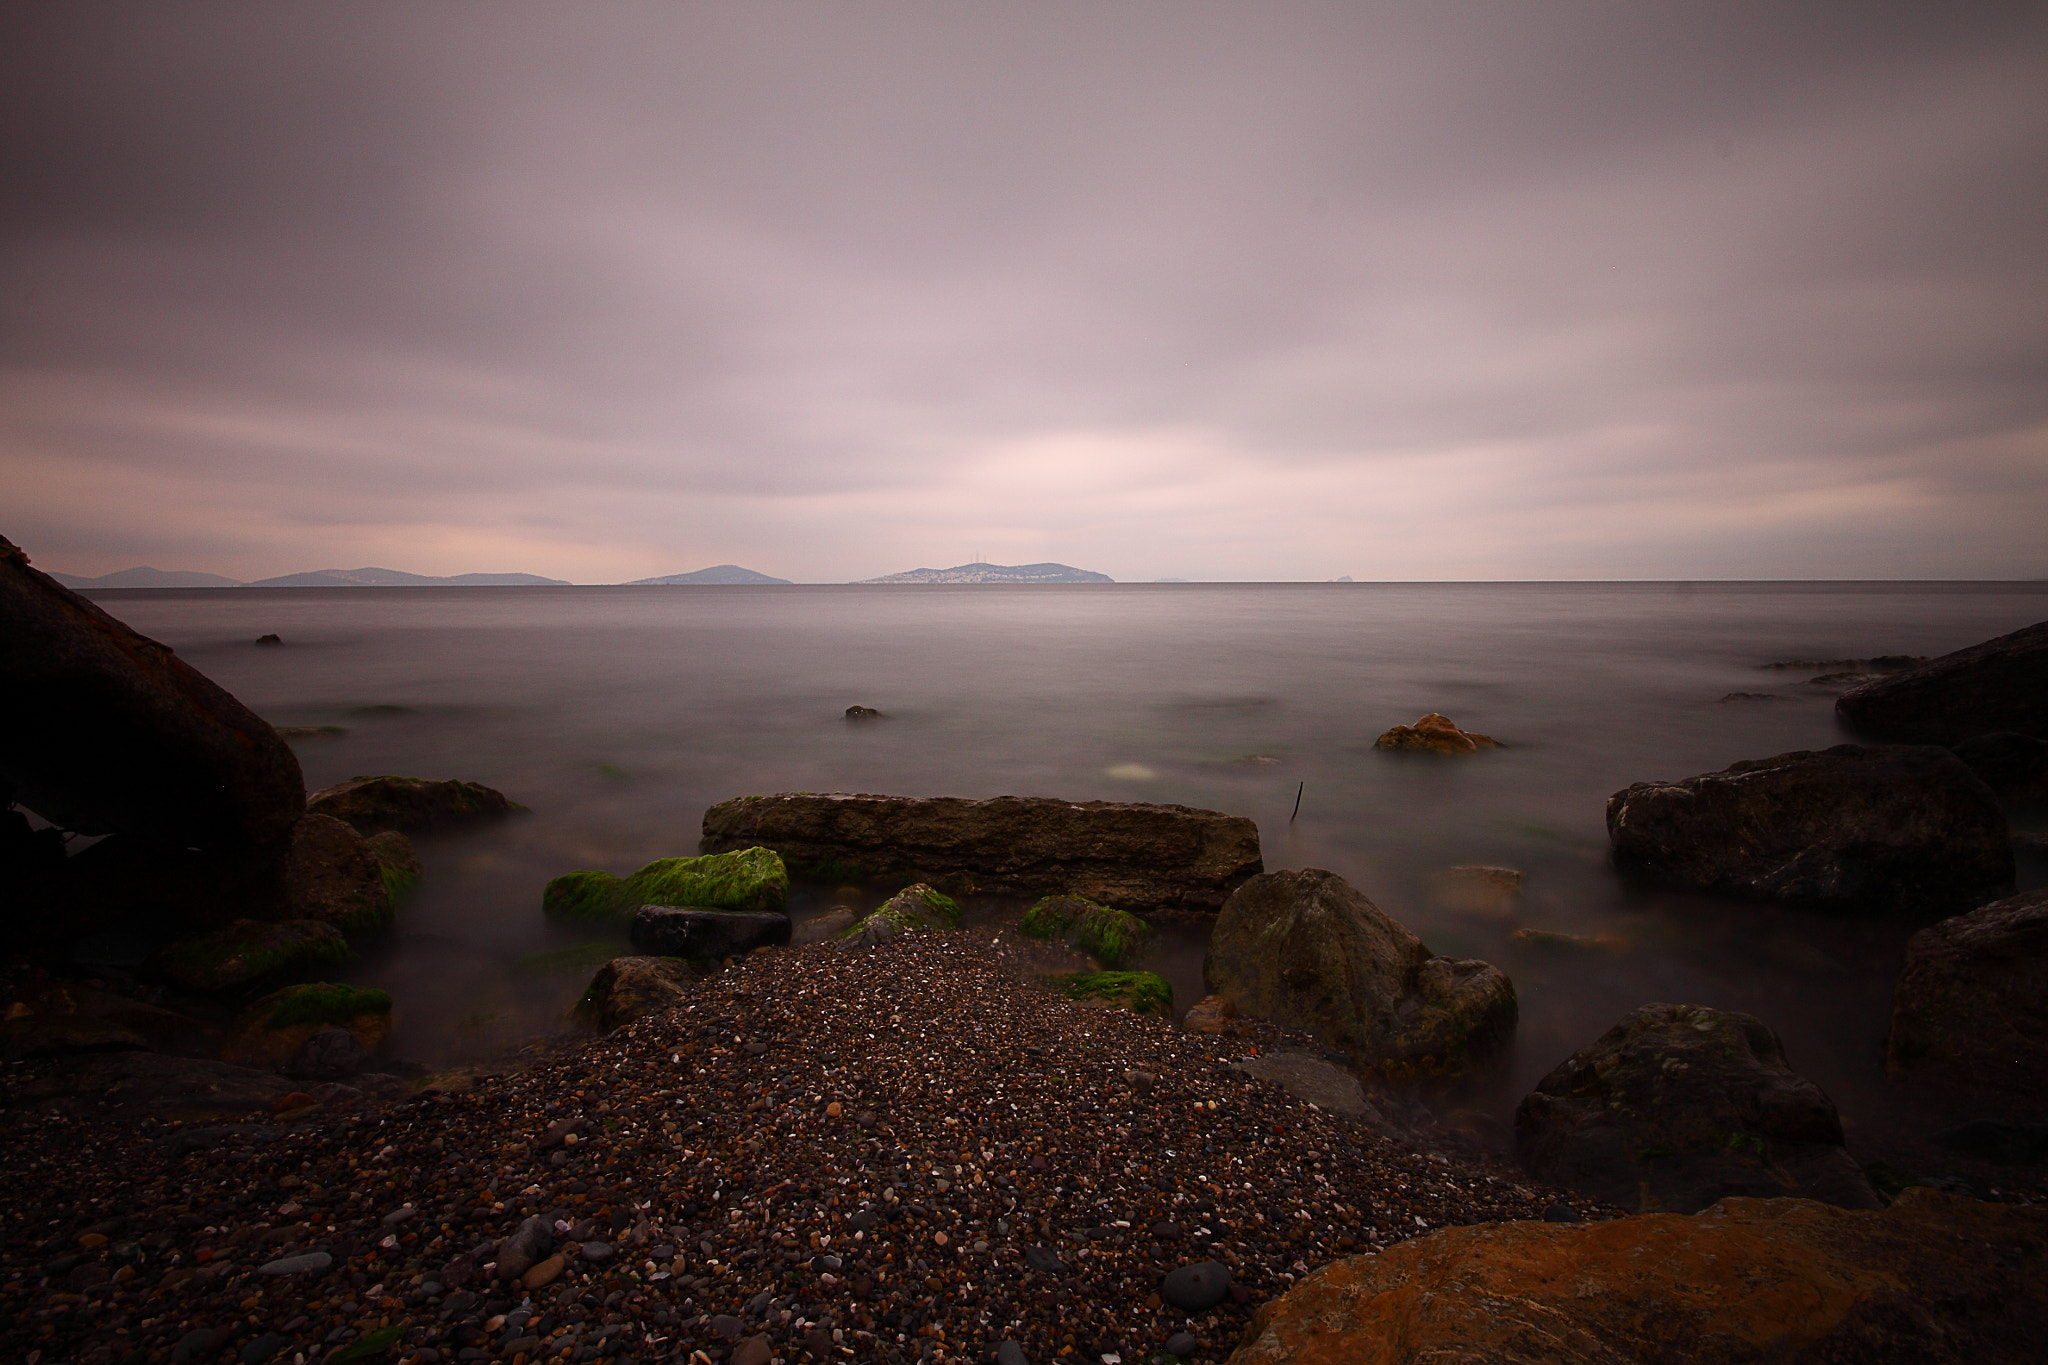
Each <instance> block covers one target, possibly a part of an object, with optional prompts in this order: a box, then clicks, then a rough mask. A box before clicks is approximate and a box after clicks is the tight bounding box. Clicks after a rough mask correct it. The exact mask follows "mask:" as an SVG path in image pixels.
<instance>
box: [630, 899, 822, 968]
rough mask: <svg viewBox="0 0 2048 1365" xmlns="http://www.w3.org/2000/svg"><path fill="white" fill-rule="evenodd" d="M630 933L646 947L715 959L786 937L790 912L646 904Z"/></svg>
mask: <svg viewBox="0 0 2048 1365" xmlns="http://www.w3.org/2000/svg"><path fill="white" fill-rule="evenodd" d="M632 939H633V946H634V947H635V948H638V949H639V950H640V951H641V952H643V953H650V954H653V955H656V956H659V957H686V958H691V959H694V960H698V961H704V960H709V961H712V962H717V961H721V960H722V959H724V958H727V957H733V956H739V955H742V954H745V953H750V952H752V951H753V950H754V949H756V948H763V947H768V946H770V945H773V944H784V943H788V942H789V916H788V915H785V914H782V913H781V912H779V911H774V910H709V909H703V908H700V907H697V906H687V905H686V906H677V905H643V906H641V907H640V910H639V913H638V914H636V915H634V916H633V930H632Z"/></svg>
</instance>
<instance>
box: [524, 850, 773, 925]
mask: <svg viewBox="0 0 2048 1365" xmlns="http://www.w3.org/2000/svg"><path fill="white" fill-rule="evenodd" d="M788 895H789V872H788V870H787V869H785V868H784V867H783V865H782V859H781V858H779V857H777V856H776V855H775V853H773V852H772V851H771V850H769V849H765V848H745V849H739V850H735V851H733V852H729V853H714V854H709V855H706V856H704V857H700V858H663V859H660V860H659V861H656V862H651V863H649V864H647V866H645V867H643V868H641V869H640V870H639V871H638V872H635V873H633V874H632V875H631V876H629V877H614V876H612V875H611V874H610V873H609V872H567V873H564V874H563V875H561V876H559V877H557V878H555V879H554V880H553V881H551V882H549V883H548V885H547V890H546V891H544V892H543V893H542V895H541V908H542V909H544V910H545V911H546V912H547V913H548V914H550V915H558V916H561V917H562V918H564V919H576V920H594V921H597V922H599V923H609V924H621V925H624V924H631V923H632V922H633V917H634V916H635V915H636V914H638V913H639V911H640V907H641V906H643V905H677V906H685V905H687V906H700V907H707V908H711V909H717V910H772V911H776V912H780V911H781V909H782V907H783V903H784V901H785V900H786V899H787V898H788Z"/></svg>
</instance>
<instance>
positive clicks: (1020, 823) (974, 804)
mask: <svg viewBox="0 0 2048 1365" xmlns="http://www.w3.org/2000/svg"><path fill="white" fill-rule="evenodd" d="M753 844H761V845H765V846H767V847H769V848H772V849H774V850H775V851H776V852H778V853H780V854H781V855H782V856H783V857H784V858H785V859H787V860H788V861H789V862H790V864H791V865H792V866H796V867H799V868H801V869H803V870H804V871H806V872H807V873H812V874H815V875H817V876H819V877H820V878H827V879H833V880H858V879H862V878H870V879H879V878H883V877H896V876H907V877H912V878H915V879H916V880H919V881H923V882H928V883H930V884H931V885H933V886H937V887H941V888H943V889H945V890H946V891H949V892H952V893H953V894H956V895H968V894H974V893H991V894H1004V895H1034V896H1042V895H1052V894H1059V893H1067V894H1072V895H1077V896H1085V897H1087V898H1088V899H1089V900H1093V901H1097V902H1099V903H1101V904H1104V905H1117V906H1124V907H1127V908H1129V909H1132V910H1141V911H1145V912H1148V913H1149V912H1154V911H1159V910H1178V911H1191V912H1197V913H1207V912H1209V911H1213V910H1215V909H1216V908H1217V907H1218V906H1220V905H1222V903H1223V900H1224V898H1225V897H1226V896H1228V895H1229V894H1230V892H1231V891H1232V890H1234V889H1235V888H1236V887H1237V886H1238V885H1239V884H1240V883H1241V882H1243V881H1244V880H1245V878H1247V877H1249V876H1252V875H1253V874H1254V873H1256V872H1258V871H1259V869H1260V862H1259V831H1258V827H1257V826H1256V825H1254V824H1252V822H1251V821H1249V820H1246V819H1244V818H1243V817H1241V816H1232V815H1223V814H1220V813H1218V812H1216V811H1206V810H1194V809H1191V808H1189V807H1187V806H1155V805H1126V804H1120V803H1115V802H1108V801H1082V802H1071V801H1060V800H1054V799H1051V798H1045V797H1017V796H999V797H994V798H992V799H990V800H986V801H966V800H961V799H959V798H957V797H926V798H919V797H897V796H851V795H844V794H831V795H809V794H804V793H795V794H784V795H780V796H747V797H739V798H736V799H734V800H731V801H725V802H721V803H720V804H718V805H716V806H713V807H711V808H710V809H709V810H707V811H705V812H704V847H705V848H707V849H714V850H716V849H733V848H744V847H747V846H749V845H753Z"/></svg>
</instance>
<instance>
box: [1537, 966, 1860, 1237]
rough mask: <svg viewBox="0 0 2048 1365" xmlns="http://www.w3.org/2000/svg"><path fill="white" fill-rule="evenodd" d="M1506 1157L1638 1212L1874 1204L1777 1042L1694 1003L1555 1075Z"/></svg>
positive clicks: (1825, 1108)
mask: <svg viewBox="0 0 2048 1365" xmlns="http://www.w3.org/2000/svg"><path fill="white" fill-rule="evenodd" d="M1515 1154H1516V1155H1517V1156H1518V1157H1519V1158H1520V1159H1521V1162H1522V1165H1523V1166H1524V1167H1525V1168H1526V1169H1527V1170H1528V1171H1529V1172H1530V1173H1531V1174H1533V1175H1535V1176H1537V1177H1539V1178H1541V1179H1543V1180H1548V1181H1550V1182H1551V1183H1553V1184H1557V1185H1566V1186H1569V1187H1571V1188H1573V1189H1577V1190H1583V1191H1585V1192H1586V1193H1588V1194H1591V1195H1594V1196H1596V1197H1597V1198H1600V1199H1604V1200H1606V1201H1607V1202H1608V1203H1610V1204H1617V1205H1620V1206H1621V1207H1622V1208H1625V1209H1634V1210H1638V1211H1640V1212H1645V1213H1648V1212H1659V1211H1662V1212H1671V1213H1691V1212H1693V1211H1695V1210H1697V1209H1703V1208H1705V1207H1707V1205H1709V1204H1711V1203H1713V1202H1714V1201H1715V1200H1717V1199H1724V1198H1726V1197H1728V1196H1729V1195H1756V1196H1766V1197H1768V1196H1777V1195H1799V1196H1803V1197H1806V1198H1809V1199H1818V1200H1821V1201H1822V1202H1824V1203H1829V1204H1839V1205H1841V1206H1842V1207H1844V1208H1852V1209H1862V1208H1875V1207H1877V1205H1878V1203H1879V1202H1880V1201H1879V1200H1878V1197H1877V1194H1876V1192H1875V1191H1874V1190H1872V1189H1871V1187H1870V1182H1869V1181H1868V1180H1866V1179H1865V1178H1864V1176H1863V1172H1862V1170H1861V1169H1860V1168H1859V1167H1858V1166H1857V1165H1856V1163H1855V1162H1854V1161H1853V1160H1851V1159H1850V1157H1849V1154H1848V1153H1847V1152H1845V1151H1844V1150H1843V1149H1842V1120H1841V1116H1840V1115H1838V1114H1837V1113H1836V1112H1835V1106H1834V1102H1833V1101H1832V1100H1830V1099H1828V1097H1827V1096H1826V1095H1824V1094H1822V1093H1821V1089H1820V1087H1819V1086H1817V1085H1815V1084H1814V1083H1813V1082H1812V1081H1809V1080H1807V1079H1806V1078H1805V1077H1803V1076H1799V1075H1795V1074H1794V1073H1793V1071H1792V1068H1791V1067H1789V1066H1788V1065H1786V1062H1785V1049H1784V1047H1783V1046H1782V1045H1781V1044H1780V1043H1779V1042H1778V1036H1777V1035H1776V1034H1775V1033H1773V1032H1771V1030H1770V1029H1769V1028H1767V1027H1765V1026H1764V1024H1763V1021H1761V1020H1759V1019H1757V1018H1755V1017H1754V1016H1752V1015H1748V1014H1736V1013H1733V1012H1731V1011H1727V1010H1717V1009H1709V1008H1707V1007H1706V1006H1704V1005H1644V1006H1643V1007H1642V1008H1640V1009H1637V1010H1633V1011H1631V1012H1630V1013H1629V1014H1628V1015H1627V1017H1625V1018H1624V1019H1622V1021H1621V1022H1620V1023H1618V1024H1616V1025H1615V1026H1614V1027H1613V1028H1611V1029H1609V1030H1607V1032H1605V1033H1603V1034H1601V1035H1600V1037H1599V1038H1598V1039H1597V1040H1596V1041H1595V1042H1594V1043H1593V1045H1592V1046H1591V1047H1588V1048H1586V1049H1584V1050H1582V1051H1579V1052H1575V1053H1573V1054H1572V1055H1571V1056H1570V1057H1569V1058H1567V1059H1566V1060H1565V1061H1564V1062H1562V1063H1561V1064H1559V1066H1558V1067H1557V1069H1556V1070H1554V1071H1552V1072H1551V1073H1550V1074H1549V1075H1548V1076H1545V1077H1544V1078H1543V1080H1542V1081H1541V1082H1539V1083H1538V1084H1537V1086H1536V1089H1535V1090H1534V1091H1533V1092H1531V1093H1530V1094H1528V1095H1526V1096H1524V1097H1523V1099H1522V1103H1521V1105H1520V1106H1519V1107H1517V1109H1516V1110H1515Z"/></svg>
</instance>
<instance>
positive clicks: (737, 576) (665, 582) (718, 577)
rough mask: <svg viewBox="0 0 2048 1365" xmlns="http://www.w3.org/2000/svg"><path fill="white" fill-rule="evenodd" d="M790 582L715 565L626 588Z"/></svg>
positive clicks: (639, 580)
mask: <svg viewBox="0 0 2048 1365" xmlns="http://www.w3.org/2000/svg"><path fill="white" fill-rule="evenodd" d="M788 582H789V580H788V579H787V578H773V577H770V576H769V575H767V574H764V573H757V572H756V571H754V570H753V569H743V568H741V567H740V566H739V565H737V564H714V565H712V566H711V567H710V568H708V569H699V570H697V571H696V572H695V573H672V574H668V575H666V576H665V577H662V578H636V579H634V580H633V581H632V582H631V583H628V584H626V585H625V586H627V587H629V588H680V587H688V586H690V585H693V584H700V583H711V584H716V585H719V586H725V587H730V586H735V585H742V584H759V583H782V584H787V583H788Z"/></svg>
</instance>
